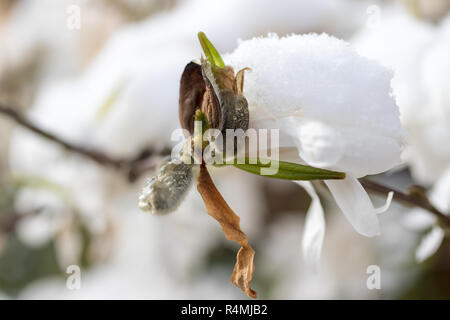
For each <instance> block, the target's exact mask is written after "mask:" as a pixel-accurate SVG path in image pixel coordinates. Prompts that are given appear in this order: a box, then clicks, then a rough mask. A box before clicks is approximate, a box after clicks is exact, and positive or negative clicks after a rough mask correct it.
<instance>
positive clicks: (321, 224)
mask: <svg viewBox="0 0 450 320" xmlns="http://www.w3.org/2000/svg"><path fill="white" fill-rule="evenodd" d="M295 182H296V183H297V184H299V185H300V186H302V187H303V188H304V189H305V190H306V192H308V194H309V195H310V196H311V199H312V201H311V205H310V206H309V209H308V212H307V214H306V220H305V227H304V231H303V241H302V249H303V257H304V259H305V261H306V262H307V263H308V264H310V265H312V266H313V267H314V268H317V267H318V265H319V260H320V254H321V252H322V243H323V238H324V235H325V219H324V214H323V208H322V205H321V203H320V199H319V196H318V195H317V193H316V191H315V190H314V188H313V186H312V184H311V182H308V181H295Z"/></svg>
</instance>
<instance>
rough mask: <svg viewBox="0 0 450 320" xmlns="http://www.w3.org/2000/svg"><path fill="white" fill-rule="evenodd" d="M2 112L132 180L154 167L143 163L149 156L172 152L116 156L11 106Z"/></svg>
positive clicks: (45, 136)
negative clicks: (77, 141) (50, 129)
mask: <svg viewBox="0 0 450 320" xmlns="http://www.w3.org/2000/svg"><path fill="white" fill-rule="evenodd" d="M0 113H1V114H3V115H5V116H7V117H8V118H9V119H11V120H13V121H14V122H16V123H17V124H19V125H21V126H22V127H24V128H27V129H28V130H30V131H32V132H34V133H36V134H38V135H39V136H41V137H44V138H46V139H48V140H50V141H52V142H55V143H57V144H59V145H60V146H62V147H64V148H65V149H67V150H69V151H71V152H74V153H77V154H80V155H82V156H84V157H87V158H89V159H91V160H93V161H95V162H97V163H98V164H100V165H103V166H108V167H113V168H115V169H122V168H124V169H126V171H127V172H128V179H129V180H130V181H134V180H135V179H137V178H138V177H139V176H140V175H141V174H142V173H144V172H146V171H147V170H149V169H151V168H152V166H148V165H147V166H144V165H142V164H143V163H148V160H149V158H151V157H153V156H165V155H168V154H170V149H168V148H163V149H161V150H153V149H146V150H143V151H142V152H140V153H139V154H138V155H137V156H136V157H133V158H129V159H127V158H122V159H121V158H114V157H112V156H109V155H107V154H106V153H104V152H102V151H99V150H95V149H92V148H87V147H84V146H81V145H78V144H75V143H72V142H69V141H67V140H64V139H63V138H61V137H58V136H57V135H55V134H53V133H50V132H47V131H46V130H44V129H42V128H40V127H39V126H37V125H36V124H34V123H33V122H31V121H30V120H29V119H27V118H26V117H25V116H23V115H22V114H20V113H19V112H17V111H16V110H15V109H13V108H11V107H7V106H3V105H0Z"/></svg>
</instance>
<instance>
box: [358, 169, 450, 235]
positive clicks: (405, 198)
mask: <svg viewBox="0 0 450 320" xmlns="http://www.w3.org/2000/svg"><path fill="white" fill-rule="evenodd" d="M360 182H361V184H362V185H363V187H364V188H365V189H367V190H370V191H373V192H376V193H379V194H382V195H385V196H387V195H388V194H389V192H391V191H393V192H394V198H393V199H394V200H397V201H399V202H402V203H404V204H406V205H409V206H415V207H419V208H422V209H425V210H427V211H429V212H430V213H432V214H434V215H435V216H436V217H437V218H438V219H439V220H440V221H441V222H442V223H444V224H445V225H446V226H450V216H448V215H445V214H444V213H442V212H441V211H439V210H438V209H437V208H436V207H434V206H433V205H432V204H431V203H430V202H429V201H428V200H427V199H426V198H422V197H418V196H415V195H411V194H407V193H404V192H402V191H399V190H395V189H393V188H390V187H386V186H383V185H381V184H379V183H377V182H373V181H371V180H368V179H366V178H364V179H360Z"/></svg>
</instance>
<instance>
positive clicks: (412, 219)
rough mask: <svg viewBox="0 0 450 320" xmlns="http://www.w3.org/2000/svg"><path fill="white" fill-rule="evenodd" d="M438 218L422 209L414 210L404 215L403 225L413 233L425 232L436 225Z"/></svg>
mask: <svg viewBox="0 0 450 320" xmlns="http://www.w3.org/2000/svg"><path fill="white" fill-rule="evenodd" d="M436 220H437V218H436V216H434V215H432V214H431V213H429V212H428V211H426V210H424V209H422V208H414V209H411V210H410V211H408V212H406V213H405V214H404V217H403V218H402V224H403V225H404V226H405V227H406V228H408V229H410V230H413V231H425V230H426V229H428V228H431V226H432V225H433V224H435V223H436Z"/></svg>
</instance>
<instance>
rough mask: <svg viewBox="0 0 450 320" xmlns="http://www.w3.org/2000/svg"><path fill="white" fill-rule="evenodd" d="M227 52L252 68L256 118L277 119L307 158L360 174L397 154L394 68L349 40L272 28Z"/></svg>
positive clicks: (250, 94)
mask: <svg viewBox="0 0 450 320" xmlns="http://www.w3.org/2000/svg"><path fill="white" fill-rule="evenodd" d="M225 60H226V61H227V63H229V64H231V65H232V66H233V67H235V69H237V70H239V69H241V68H244V67H250V68H251V69H252V71H251V72H248V73H247V75H246V79H245V85H244V94H245V96H246V98H247V100H248V102H249V108H250V121H251V126H253V127H264V126H267V124H268V123H270V122H272V127H275V126H276V124H273V123H275V122H276V123H277V124H278V126H279V128H280V129H282V130H281V131H285V133H287V135H288V136H291V138H292V141H293V142H292V143H291V145H298V149H299V153H300V156H301V157H302V158H303V160H305V161H306V162H307V163H309V164H311V165H316V166H325V167H329V168H333V169H336V170H340V171H345V172H349V173H352V174H353V175H354V176H362V175H366V174H374V173H379V172H382V171H385V170H388V169H390V168H391V167H392V166H394V165H396V164H398V163H399V162H400V152H401V147H402V143H403V139H404V132H403V129H402V127H401V124H400V120H399V111H398V107H397V106H396V104H395V101H394V99H393V97H392V96H391V87H390V80H391V78H392V73H391V71H389V70H388V69H386V68H383V67H381V66H380V65H379V64H378V63H377V62H375V61H371V60H368V59H366V58H363V57H361V56H360V55H358V54H357V53H356V52H355V51H354V50H353V49H352V48H351V47H350V46H349V45H348V44H347V43H345V42H344V41H341V40H338V39H336V38H334V37H331V36H328V35H326V34H321V35H316V34H309V35H292V36H289V37H283V38H279V37H278V36H276V35H269V36H268V37H266V38H254V39H252V40H249V41H245V42H242V43H241V44H240V46H239V48H238V49H236V50H235V51H234V52H233V53H232V54H230V55H228V56H225ZM283 123H284V124H287V127H286V126H283V125H282V124H283ZM292 124H293V125H292ZM284 128H288V129H287V130H286V129H284ZM288 144H289V143H287V145H288Z"/></svg>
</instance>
